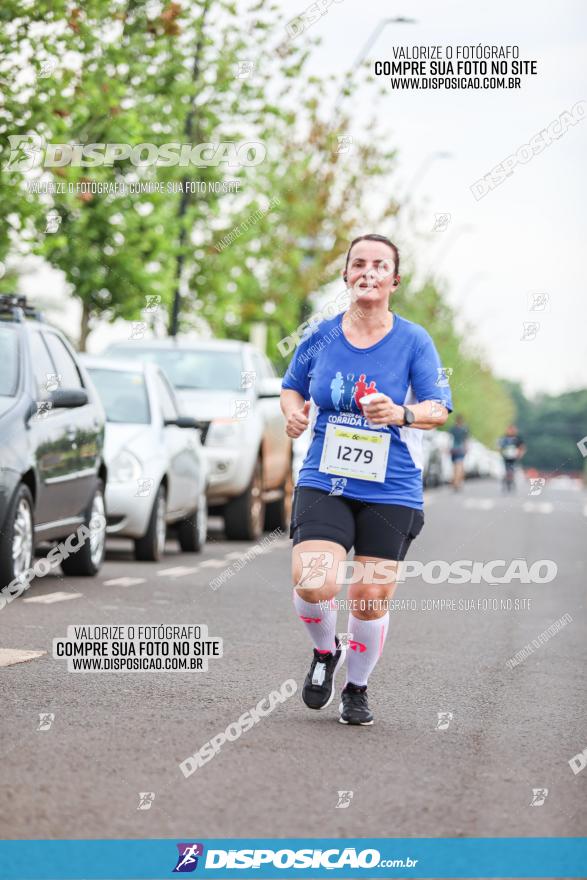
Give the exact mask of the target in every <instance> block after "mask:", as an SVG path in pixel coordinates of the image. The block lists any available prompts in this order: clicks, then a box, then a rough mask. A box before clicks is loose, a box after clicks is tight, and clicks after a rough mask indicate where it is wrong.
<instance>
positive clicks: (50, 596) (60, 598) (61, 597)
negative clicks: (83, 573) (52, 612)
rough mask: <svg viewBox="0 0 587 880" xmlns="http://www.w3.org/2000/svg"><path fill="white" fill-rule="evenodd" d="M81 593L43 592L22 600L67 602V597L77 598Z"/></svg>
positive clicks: (44, 602)
mask: <svg viewBox="0 0 587 880" xmlns="http://www.w3.org/2000/svg"><path fill="white" fill-rule="evenodd" d="M81 595H82V593H64V592H62V591H60V592H57V593H45V595H44V596H30V597H29V598H28V599H23V600H22V601H23V602H38V604H39V605H53V603H54V602H67V600H68V599H79V598H80V596H81Z"/></svg>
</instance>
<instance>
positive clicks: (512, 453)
mask: <svg viewBox="0 0 587 880" xmlns="http://www.w3.org/2000/svg"><path fill="white" fill-rule="evenodd" d="M503 457H504V458H507V459H508V461H513V460H514V458H517V457H518V449H517V447H516V446H506V447H505V448H504V450H503Z"/></svg>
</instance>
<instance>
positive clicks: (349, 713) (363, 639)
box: [281, 234, 452, 724]
mask: <svg viewBox="0 0 587 880" xmlns="http://www.w3.org/2000/svg"><path fill="white" fill-rule="evenodd" d="M343 279H344V281H345V282H346V285H347V288H348V289H349V291H350V298H351V301H350V305H349V307H348V308H347V310H346V311H344V312H342V313H341V314H338V315H336V316H335V317H334V318H332V319H329V320H323V321H321V322H320V323H317V324H314V325H310V327H309V328H308V330H307V331H306V333H305V335H304V336H303V337H302V340H301V342H300V344H299V346H298V348H297V349H296V351H295V353H294V356H293V358H292V360H291V363H290V365H289V368H288V370H287V373H286V375H285V377H284V379H283V383H282V391H281V409H282V411H283V414H284V416H285V419H286V431H287V434H288V436H289V437H292V438H295V437H299V436H300V435H301V434H302V433H303V432H304V431H305V430H306V428H307V427H308V425H309V423H310V417H309V413H310V404H311V402H312V401H313V403H314V412H313V416H312V433H311V444H310V448H309V450H308V453H307V455H306V458H305V460H304V464H303V466H302V469H301V471H300V476H299V479H298V482H297V485H296V490H295V494H294V500H293V506H292V519H291V529H290V537H291V538H293V553H292V577H293V583H294V591H293V601H294V606H295V609H296V612H297V614H298V616H299V617H300V619H301V620H302V621H303V623H304V625H305V627H306V630H307V632H308V635H309V636H310V639H311V641H312V643H313V645H314V656H313V659H312V664H311V666H310V670H309V672H308V674H307V676H306V679H305V682H304V686H303V690H302V699H303V701H304V703H305V704H306V706H308V707H309V708H310V709H323V708H325V707H326V706H328V704H329V703H330V702H331V700H332V699H333V696H334V676H335V673H336V672H337V670H338V669H339V667H340V666H341V665H342V663H343V662H344V659H345V654H346V645H347V644H348V648H349V652H348V663H347V679H346V684H345V686H344V689H343V691H342V695H341V703H340V721H341V722H342V723H343V724H372V723H373V715H372V713H371V711H370V709H369V706H368V703H367V683H368V680H369V676H370V674H371V673H372V672H373V669H374V668H375V665H376V663H377V661H378V659H379V657H380V656H381V652H382V650H383V645H384V642H385V637H386V635H387V627H388V623H389V610H388V609H389V599H391V597H392V596H393V593H394V590H395V586H396V582H395V579H396V573H397V565H398V563H399V562H400V561H401V560H403V559H404V557H405V555H406V552H407V550H408V548H409V546H410V544H411V543H412V540H413V539H414V538H415V537H416V536H417V535H418V534H419V532H420V531H421V529H422V526H423V525H424V515H423V512H422V511H423V493H422V460H421V446H422V435H421V431H422V430H428V429H431V428H436V427H438V426H439V425H442V424H444V422H445V421H446V419H447V417H448V414H449V412H451V411H452V401H451V396H450V390H449V388H448V385H447V382H446V379H445V378H444V371H443V370H442V368H441V365H440V360H439V357H438V353H437V351H436V349H435V347H434V343H433V342H432V339H431V338H430V336H429V334H428V333H427V331H426V330H425V329H424V328H423V327H420V326H419V325H418V324H414V323H412V322H411V321H408V320H406V319H405V318H402V317H400V316H399V315H397V314H394V313H393V312H392V311H390V309H389V300H390V295H391V294H392V293H393V292H394V291H395V290H396V288H397V287H398V285H399V283H400V276H399V253H398V249H397V247H396V246H395V245H394V244H393V243H392V242H391V241H389V239H387V238H385V236H383V235H374V234H370V235H362V236H360V237H359V238H355V239H354V241H353V242H352V243H351V246H350V248H349V251H348V254H347V258H346V265H345V269H344V272H343ZM351 548H354V565H353V576H352V578H351V584H350V587H349V607H350V608H351V612H350V615H349V619H348V626H347V632H346V633H345V638H343V639H342V640H340V639H339V638H338V636H337V630H336V617H337V608H336V605H337V603H336V601H335V597H336V596H337V594H338V592H339V591H340V588H341V586H342V583H344V582H346V580H347V579H348V578H347V577H346V571H347V569H348V566H349V565H352V563H346V565H345V561H346V557H347V554H348V552H349V551H350V549H351ZM357 569H358V573H357ZM341 635H342V634H341Z"/></svg>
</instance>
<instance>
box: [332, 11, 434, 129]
mask: <svg viewBox="0 0 587 880" xmlns="http://www.w3.org/2000/svg"><path fill="white" fill-rule="evenodd" d="M417 23H418V22H417V20H416V19H415V18H407V17H406V16H404V15H397V16H395V17H394V18H383V19H381V21H380V22H379V24H378V25H377V26H376V28H375V30H374V31H373V33H372V34H371V36H370V37H369V39H368V40H367V42H366V43H365V45H364V46H363V48H362V49H361V51H360V52H359V54H358V55H357V57H356V58H355V60H354V62H353V64H352V66H351V68H350V70H349V71H348V73H347V75H346V77H345V81H344V82H343V84H342V86H341V87H340V89H339V92H338V95H337V96H336V99H335V101H334V113H336V111H337V110H338V107H339V104H340V101H341V98H342V96H343V94H344V90H345V85H346V83H347V82H348V81H349V80H350V79H351V78H352V75H353V73H354V72H355V71H356V70H357V69H358V68H359V67H360V65H361V64H362V63H363V61H364V60H365V58H366V57H367V55H368V53H369V52H370V51H371V49H372V48H373V46H374V45H375V42H376V41H377V39H378V38H379V35H380V34H381V32H382V31H383V29H384V28H385V27H387V25H388V24H417Z"/></svg>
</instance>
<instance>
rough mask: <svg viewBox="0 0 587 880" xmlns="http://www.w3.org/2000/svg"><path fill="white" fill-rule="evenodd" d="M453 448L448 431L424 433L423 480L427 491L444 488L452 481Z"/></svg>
mask: <svg viewBox="0 0 587 880" xmlns="http://www.w3.org/2000/svg"><path fill="white" fill-rule="evenodd" d="M451 447H452V438H451V436H450V434H449V433H448V431H436V430H432V431H423V432H422V453H423V458H424V467H423V471H422V478H423V481H424V486H425V487H426V488H427V489H433V488H435V487H436V486H443V485H445V484H446V483H450V481H451V480H452V472H453V466H452V461H451V458H450V450H451Z"/></svg>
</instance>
